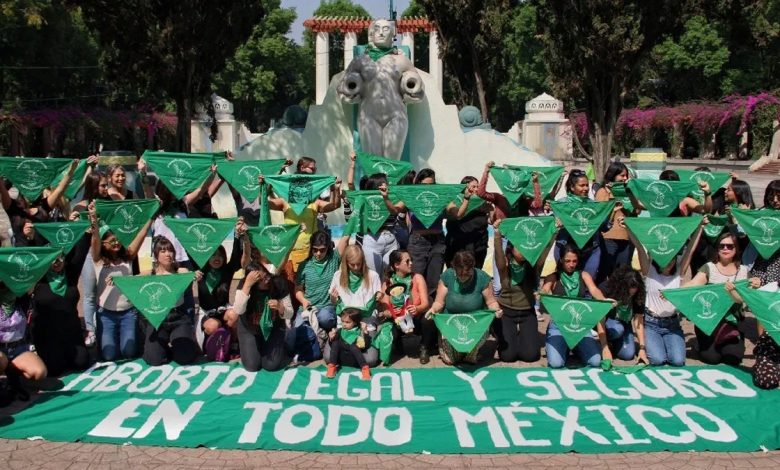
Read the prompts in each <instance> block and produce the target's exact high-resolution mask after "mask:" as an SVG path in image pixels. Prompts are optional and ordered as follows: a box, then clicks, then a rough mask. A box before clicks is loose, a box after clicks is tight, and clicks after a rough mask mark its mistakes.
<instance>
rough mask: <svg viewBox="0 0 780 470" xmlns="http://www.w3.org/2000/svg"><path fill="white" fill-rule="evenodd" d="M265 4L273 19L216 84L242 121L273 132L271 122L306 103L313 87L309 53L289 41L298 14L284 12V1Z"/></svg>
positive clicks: (255, 33) (255, 31)
mask: <svg viewBox="0 0 780 470" xmlns="http://www.w3.org/2000/svg"><path fill="white" fill-rule="evenodd" d="M262 3H263V5H264V6H265V8H266V9H267V11H268V12H269V13H268V16H267V17H266V18H265V19H264V20H263V21H261V22H260V23H258V24H257V25H255V27H254V29H253V31H252V35H251V36H250V37H249V39H248V40H247V41H246V42H245V43H244V44H243V45H241V46H240V47H239V48H238V49H237V50H236V53H235V55H234V56H233V58H232V59H230V61H228V63H227V65H226V67H225V70H224V71H223V72H221V73H220V74H218V75H217V77H216V78H215V81H214V83H215V89H216V91H217V93H219V94H220V95H221V96H223V97H225V98H227V99H228V100H230V101H232V102H233V105H234V108H235V116H236V118H237V119H240V120H243V121H246V122H247V125H248V126H249V128H250V129H252V130H254V131H258V130H259V131H265V130H267V124H268V123H269V122H270V120H271V119H273V118H278V117H280V116H281V115H282V112H283V111H284V109H285V108H286V107H287V106H290V105H293V104H299V103H300V102H301V101H303V100H304V99H306V97H307V96H309V94H310V93H311V88H312V87H311V79H310V77H309V76H310V75H311V74H310V69H309V68H308V66H309V61H308V60H307V58H306V56H305V55H304V51H303V48H302V47H301V46H299V45H298V44H296V43H295V42H294V41H292V40H291V39H289V38H287V37H286V36H285V35H286V34H287V32H288V31H289V30H290V26H291V25H292V23H293V22H294V21H295V17H296V15H295V10H293V9H292V8H280V3H281V2H280V0H263V2H262ZM307 78H309V79H308V80H307Z"/></svg>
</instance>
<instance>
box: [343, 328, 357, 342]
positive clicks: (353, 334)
mask: <svg viewBox="0 0 780 470" xmlns="http://www.w3.org/2000/svg"><path fill="white" fill-rule="evenodd" d="M339 335H340V336H341V339H343V340H344V342H345V343H347V344H355V341H357V339H358V336H360V327H358V326H356V327H354V328H350V329H348V330H347V329H344V328H342V329H340V330H339Z"/></svg>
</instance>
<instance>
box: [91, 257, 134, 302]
mask: <svg viewBox="0 0 780 470" xmlns="http://www.w3.org/2000/svg"><path fill="white" fill-rule="evenodd" d="M94 267H95V276H96V278H95V279H96V281H97V286H96V291H95V296H96V297H97V305H98V307H102V308H105V309H106V310H111V311H114V312H121V311H124V310H128V309H130V308H133V304H131V303H130V300H129V299H128V298H127V297H125V295H124V294H123V293H122V291H120V290H119V288H118V287H117V286H115V285H113V284H112V285H108V284H107V283H106V280H107V279H108V278H109V277H114V276H132V275H133V266H132V263H130V262H129V261H123V262H121V263H119V264H105V263H104V262H103V260H102V259H101V260H100V261H95V262H94Z"/></svg>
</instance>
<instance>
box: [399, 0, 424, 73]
mask: <svg viewBox="0 0 780 470" xmlns="http://www.w3.org/2000/svg"><path fill="white" fill-rule="evenodd" d="M425 16H426V14H425V9H424V8H423V7H422V5H420V4H419V3H417V0H412V1H411V2H410V3H409V6H408V7H406V10H404V11H403V13H401V17H402V18H415V17H425ZM430 37H431V34H430V33H427V32H417V33H415V35H414V65H415V66H416V67H417V68H419V69H422V70H428V65H429V62H428V58H429V57H430V54H429V48H428V42H429V41H430Z"/></svg>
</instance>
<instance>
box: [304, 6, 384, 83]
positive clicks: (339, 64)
mask: <svg viewBox="0 0 780 470" xmlns="http://www.w3.org/2000/svg"><path fill="white" fill-rule="evenodd" d="M314 16H342V17H347V18H371V15H370V14H369V13H368V11H366V9H365V8H363V7H362V6H360V5H355V4H354V3H352V1H351V0H322V1H321V2H320V6H319V7H317V9H316V10H314ZM357 36H358V40H357V42H358V44H367V43H368V34H367V32H366V31H362V32H360V33H358V35H357ZM303 45H304V50H305V54H306V57H307V59H308V60H309V64H310V66H309V70H310V74H311V75H312V76H313V75H314V58H315V54H314V50H315V47H314V34H313V33H312V32H311V31H309V30H306V31H305V32H304V34H303ZM328 51H329V52H328V68H329V71H328V76H329V77H333V76H334V75H336V74H337V73H339V72H341V71H343V70H344V68H345V65H344V33H342V32H341V31H333V32H331V33H330V34H329V37H328Z"/></svg>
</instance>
